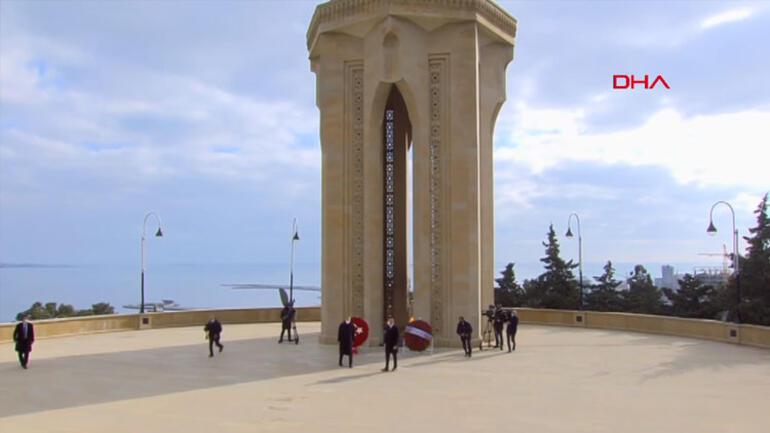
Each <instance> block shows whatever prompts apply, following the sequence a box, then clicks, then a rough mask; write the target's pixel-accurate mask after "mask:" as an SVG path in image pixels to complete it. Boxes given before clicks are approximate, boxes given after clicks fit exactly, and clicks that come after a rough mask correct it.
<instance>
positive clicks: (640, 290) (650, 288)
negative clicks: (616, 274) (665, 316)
mask: <svg viewBox="0 0 770 433" xmlns="http://www.w3.org/2000/svg"><path fill="white" fill-rule="evenodd" d="M627 281H628V293H627V294H626V295H625V302H624V303H625V311H628V312H631V313H641V314H661V313H662V312H663V302H662V301H661V295H662V294H661V291H660V290H659V289H658V288H657V287H655V285H654V284H653V283H652V277H650V274H649V273H648V272H647V269H645V268H644V266H642V265H636V266H634V272H633V273H631V276H630V277H629V278H628V280H627Z"/></svg>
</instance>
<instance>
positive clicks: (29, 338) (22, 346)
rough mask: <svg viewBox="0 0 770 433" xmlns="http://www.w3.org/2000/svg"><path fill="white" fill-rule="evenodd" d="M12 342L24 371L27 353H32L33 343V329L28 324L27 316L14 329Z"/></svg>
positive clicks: (27, 357)
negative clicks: (14, 344)
mask: <svg viewBox="0 0 770 433" xmlns="http://www.w3.org/2000/svg"><path fill="white" fill-rule="evenodd" d="M13 341H14V342H15V343H16V351H17V352H19V363H20V364H21V366H22V368H24V369H25V370H26V369H27V364H28V363H29V352H32V343H34V342H35V327H34V326H32V324H31V323H29V315H24V316H23V317H22V318H21V323H19V324H18V325H16V328H14V330H13Z"/></svg>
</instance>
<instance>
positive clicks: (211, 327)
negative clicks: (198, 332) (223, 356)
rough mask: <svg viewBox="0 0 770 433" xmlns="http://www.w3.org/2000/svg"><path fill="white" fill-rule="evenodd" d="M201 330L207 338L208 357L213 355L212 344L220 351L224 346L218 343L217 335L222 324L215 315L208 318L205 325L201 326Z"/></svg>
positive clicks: (220, 330)
mask: <svg viewBox="0 0 770 433" xmlns="http://www.w3.org/2000/svg"><path fill="white" fill-rule="evenodd" d="M203 331H204V332H206V336H207V338H208V339H209V358H211V357H213V356H214V345H215V344H216V345H217V347H218V348H219V351H220V352H221V351H222V349H224V348H225V346H223V345H222V344H220V343H219V335H220V334H221V333H222V324H221V323H219V320H217V318H216V317H212V318H211V319H209V321H208V323H206V326H204V327H203Z"/></svg>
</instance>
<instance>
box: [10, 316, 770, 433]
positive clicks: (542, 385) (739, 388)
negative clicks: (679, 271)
mask: <svg viewBox="0 0 770 433" xmlns="http://www.w3.org/2000/svg"><path fill="white" fill-rule="evenodd" d="M299 327H300V332H302V335H301V337H302V340H301V344H299V345H293V344H286V343H284V344H282V345H278V344H276V340H277V335H278V333H279V330H280V325H279V324H259V325H227V324H225V325H224V333H223V342H224V344H225V350H224V352H223V353H222V354H221V355H217V356H216V357H215V358H213V359H210V358H209V357H208V347H207V344H206V341H205V340H204V334H203V331H202V325H201V327H197V328H175V329H158V330H148V331H131V332H116V333H108V334H98V335H85V336H77V337H65V338H55V339H48V340H40V341H38V342H37V343H36V345H35V349H34V351H33V352H32V360H31V363H30V369H29V370H26V371H25V370H22V369H21V368H20V367H19V365H18V363H17V361H16V357H15V355H16V354H15V352H13V347H12V345H11V344H7V343H6V344H0V384H2V389H3V392H2V394H0V431H2V432H16V431H20V432H21V431H23V432H25V433H37V432H40V433H42V432H46V433H50V432H79V433H83V432H132V433H135V432H142V433H148V432H186V433H191V432H298V431H303V432H408V431H414V432H442V433H448V432H467V431H471V432H493V431H521V432H528V433H532V432H612V433H617V432H645V433H651V432H677V433H682V432H698V433H702V432H741V433H748V432H765V431H767V428H768V427H767V426H768V425H770V405H769V403H768V390H770V351H767V350H762V349H754V348H747V347H739V346H734V345H730V344H725V343H715V342H708V341H700V340H691V339H685V338H677V337H666V336H657V335H645V334H635V333H625V332H615V331H599V330H590V329H571V328H563V327H548V326H531V325H522V326H521V327H520V330H519V338H518V340H519V350H517V351H516V352H514V353H511V354H509V353H507V352H499V351H492V350H488V351H487V350H485V351H483V352H481V353H478V352H474V356H473V358H472V359H466V358H464V357H463V356H462V352H461V351H460V350H451V349H441V350H437V351H436V352H435V353H433V354H416V353H409V352H407V353H404V354H403V356H402V357H401V360H400V361H401V363H400V364H399V368H398V371H396V372H393V373H383V372H381V371H380V369H381V368H382V367H383V356H382V355H381V350H380V349H379V348H368V349H367V350H366V351H365V353H363V354H362V355H361V356H358V357H356V358H355V362H356V365H354V368H353V369H348V368H339V367H338V366H337V353H336V352H337V349H336V347H335V346H323V345H319V344H318V343H317V340H318V333H319V330H320V324H318V323H303V324H300V325H299Z"/></svg>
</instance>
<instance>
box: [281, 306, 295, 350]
mask: <svg viewBox="0 0 770 433" xmlns="http://www.w3.org/2000/svg"><path fill="white" fill-rule="evenodd" d="M295 314H296V310H295V309H294V305H292V304H288V305H286V306H284V307H283V310H281V338H279V339H278V342H279V343H283V333H284V332H286V333H287V335H288V337H289V341H293V340H292V339H291V324H292V323H293V322H294V315H295ZM295 337H296V335H295Z"/></svg>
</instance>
